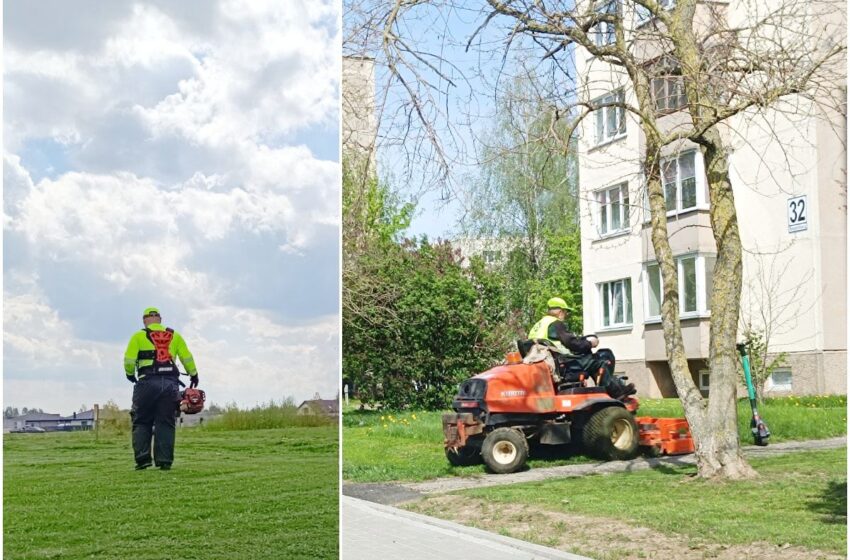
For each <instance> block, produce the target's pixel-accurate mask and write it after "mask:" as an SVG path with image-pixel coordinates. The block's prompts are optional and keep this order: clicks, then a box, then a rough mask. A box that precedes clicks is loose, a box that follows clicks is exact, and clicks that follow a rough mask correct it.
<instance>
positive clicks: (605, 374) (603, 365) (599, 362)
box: [560, 348, 624, 390]
mask: <svg viewBox="0 0 850 560" xmlns="http://www.w3.org/2000/svg"><path fill="white" fill-rule="evenodd" d="M614 363H615V359H614V353H613V352H611V351H610V350H608V349H607V348H602V349H600V350H599V351H597V352H596V353H594V354H584V355H581V356H570V357H569V358H565V359H564V360H563V364H562V365H561V366H560V367H562V368H563V372H562V373H561V378H562V379H564V381H569V382H575V381H578V380H579V376H580V375H581V374H584V375H585V377H592V378H593V380H594V381H596V383H597V385H599V386H600V387H602V388H603V389H606V390H608V389H611V388H612V387H619V386H622V385H623V384H624V383H623V381H622V380H621V379H620V378H619V377H617V376H616V375H614ZM600 369H601V370H602V374H601V377H600V371H599V370H600Z"/></svg>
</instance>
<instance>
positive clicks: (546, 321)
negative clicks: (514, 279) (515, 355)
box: [517, 297, 637, 399]
mask: <svg viewBox="0 0 850 560" xmlns="http://www.w3.org/2000/svg"><path fill="white" fill-rule="evenodd" d="M546 305H547V308H548V311H547V312H546V315H544V316H543V318H542V319H540V320H539V321H537V323H535V324H534V326H533V327H531V330H530V331H529V332H528V339H529V340H527V341H520V342H517V346H518V350H519V351H520V354H522V356H523V357H525V355H526V354H527V353H528V351H529V350H530V349H531V346H532V344H534V343H535V342H537V343H540V344H546V345H549V346H551V351H552V356H553V359H554V361H555V368H556V371H555V374H556V375H557V377H558V378H560V381H561V382H563V383H577V382H580V381H584V380H585V379H588V378H591V379H593V381H594V382H595V383H596V385H597V386H599V387H603V388H604V389H605V390H606V391H607V392H608V394H609V395H611V396H612V397H613V398H615V399H621V398H625V397H627V396H629V395H634V394H635V393H636V392H637V391H636V389H635V386H634V384H632V383H629V384H628V385H626V384H625V383H624V382H623V380H622V379H620V378H619V377H617V376H615V375H614V364H615V362H616V361H615V358H614V353H613V352H612V351H611V350H609V349H607V348H602V349H600V350H597V351H596V353H595V354H594V353H593V349H594V348H596V347H597V346H598V345H599V339H598V338H597V337H596V336H595V335H588V336H583V337H581V336H576V335H574V334H573V333H571V332H569V330H568V329H567V324H566V319H567V317H568V314H569V312H571V311H572V309H570V307H569V306H568V305H567V303H566V302H565V301H564V300H563V299H562V298H559V297H553V298H551V299H550V300H549V301H548V302H546Z"/></svg>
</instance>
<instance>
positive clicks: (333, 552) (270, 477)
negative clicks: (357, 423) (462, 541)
mask: <svg viewBox="0 0 850 560" xmlns="http://www.w3.org/2000/svg"><path fill="white" fill-rule="evenodd" d="M337 436H338V430H337V427H336V425H332V426H323V427H291V428H282V429H268V430H241V431H227V430H208V429H202V428H186V429H181V430H178V432H177V448H176V451H175V463H174V468H173V469H172V470H171V471H159V470H156V469H148V470H145V471H134V470H133V465H134V463H133V457H132V449H131V446H130V438H129V435H123V436H116V435H113V436H105V435H101V436H100V437H99V438H98V441H95V437H94V435H93V434H92V433H91V432H85V433H56V434H7V435H5V437H4V453H5V464H4V477H5V480H4V500H3V507H4V510H3V513H4V517H3V529H4V541H3V557H4V558H6V559H8V560H14V559H20V560H23V559H27V560H29V559H41V558H61V559H63V560H64V559H76V558H103V559H108V560H121V559H128V560H129V559H132V560H161V559H163V558H181V559H186V560H193V559H197V560H216V559H222V560H224V559H227V560H239V559H255V558H337V557H338V529H339V525H338V511H339V502H338V499H339V498H338V444H337V439H338V437H337Z"/></svg>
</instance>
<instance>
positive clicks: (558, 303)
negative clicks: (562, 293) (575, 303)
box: [546, 297, 573, 311]
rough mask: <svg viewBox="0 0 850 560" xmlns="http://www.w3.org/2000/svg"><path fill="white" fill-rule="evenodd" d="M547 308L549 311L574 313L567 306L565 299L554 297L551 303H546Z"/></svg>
mask: <svg viewBox="0 0 850 560" xmlns="http://www.w3.org/2000/svg"><path fill="white" fill-rule="evenodd" d="M546 307H548V308H549V309H564V310H566V311H572V310H573V308H572V307H570V306H569V305H567V302H566V301H564V299H563V298H559V297H553V298H551V299H550V300H549V301H547V302H546Z"/></svg>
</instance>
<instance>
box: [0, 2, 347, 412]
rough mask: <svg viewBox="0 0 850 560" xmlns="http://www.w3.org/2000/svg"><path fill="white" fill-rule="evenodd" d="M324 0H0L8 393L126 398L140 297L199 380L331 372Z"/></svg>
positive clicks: (332, 148)
mask: <svg viewBox="0 0 850 560" xmlns="http://www.w3.org/2000/svg"><path fill="white" fill-rule="evenodd" d="M338 17H339V14H338V7H337V2H335V1H333V0H329V1H328V0H326V1H322V2H319V1H311V0H303V1H300V2H296V1H287V2H279V1H275V0H269V1H258V0H243V1H237V0H220V1H215V0H191V1H185V2H174V1H172V0H162V1H147V2H138V3H136V2H130V1H118V0H110V1H109V2H103V1H100V0H74V1H73V2H69V1H66V0H41V1H39V2H29V1H25V0H6V1H5V2H4V11H3V18H4V26H3V27H4V28H3V32H4V51H3V63H4V86H3V88H4V89H3V92H4V96H3V101H4V122H3V134H4V139H3V182H4V193H3V270H4V284H3V303H4V311H3V324H4V334H3V343H4V346H3V365H4V373H3V375H4V387H3V389H4V395H3V400H4V404H5V405H6V406H17V407H23V406H26V407H40V408H43V409H45V410H46V411H49V412H61V413H66V414H67V413H69V412H71V411H72V410H76V409H77V408H78V407H79V406H80V405H82V404H85V405H89V406H90V405H91V404H93V403H95V402H97V403H103V402H105V401H107V400H108V399H114V400H115V401H116V402H118V403H119V404H121V405H122V406H125V407H128V406H129V404H130V393H131V387H130V384H129V383H127V382H126V381H125V380H124V374H123V362H122V360H123V353H124V349H125V347H126V344H127V340H128V339H129V337H130V336H131V335H132V334H133V332H134V331H135V330H137V329H139V328H141V327H142V324H141V314H142V310H143V309H144V308H145V307H148V306H158V307H159V308H160V310H161V311H162V313H163V322H164V323H165V324H166V325H167V326H171V327H173V328H175V329H176V330H177V331H178V332H180V333H181V334H183V335H184V337H185V338H186V340H187V342H188V345H189V348H190V350H191V351H192V353H193V354H194V355H195V361H196V363H197V364H198V369H199V371H200V374H201V379H202V382H201V387H202V388H204V389H205V390H206V391H207V398H208V400H210V401H212V402H216V403H221V404H223V403H227V402H236V403H237V404H239V405H242V406H251V405H254V404H256V403H260V402H265V401H268V400H269V399H280V398H282V397H284V396H292V397H294V398H295V399H296V400H301V399H305V398H311V397H312V395H313V394H314V393H315V392H320V393H321V395H322V396H323V397H333V396H334V395H335V394H336V391H337V384H338V381H337V380H338V364H339V356H338V347H339V316H338V291H339V280H338V278H339V272H338V262H339V256H338V245H339V243H338V238H339V202H338V201H339V166H338V107H339V84H338V76H339V54H338V53H339V52H340V47H339V32H338V29H337V25H338Z"/></svg>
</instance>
